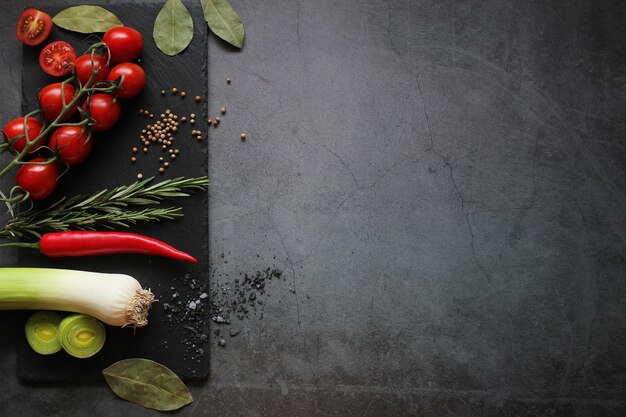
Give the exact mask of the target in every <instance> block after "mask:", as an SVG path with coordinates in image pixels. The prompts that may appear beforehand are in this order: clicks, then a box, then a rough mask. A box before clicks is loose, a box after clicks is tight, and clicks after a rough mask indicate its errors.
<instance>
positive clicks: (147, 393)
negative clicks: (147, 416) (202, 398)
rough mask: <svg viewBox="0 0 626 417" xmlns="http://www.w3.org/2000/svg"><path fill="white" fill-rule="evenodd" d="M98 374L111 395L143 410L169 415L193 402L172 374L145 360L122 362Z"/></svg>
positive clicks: (183, 386) (136, 359) (179, 381)
mask: <svg viewBox="0 0 626 417" xmlns="http://www.w3.org/2000/svg"><path fill="white" fill-rule="evenodd" d="M102 374H103V375H104V379H105V380H106V382H107V384H109V387H111V390H113V392H114V393H115V394H117V395H118V396H119V397H121V398H123V399H125V400H127V401H130V402H132V403H135V404H138V405H141V406H142V407H145V408H152V409H154V410H159V411H171V410H177V409H179V408H181V407H184V406H186V405H187V404H190V403H191V402H192V401H193V398H192V397H191V393H190V392H189V390H188V389H187V386H186V385H185V384H184V383H183V381H181V380H180V378H179V377H178V376H177V375H176V374H175V373H174V372H172V371H171V370H169V369H168V368H167V367H165V366H163V365H161V364H159V363H157V362H154V361H151V360H149V359H141V358H132V359H124V360H121V361H119V362H115V363H114V364H113V365H111V366H109V367H108V368H106V369H105V370H104V371H102Z"/></svg>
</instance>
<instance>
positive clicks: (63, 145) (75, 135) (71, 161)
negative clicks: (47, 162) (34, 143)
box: [49, 126, 93, 165]
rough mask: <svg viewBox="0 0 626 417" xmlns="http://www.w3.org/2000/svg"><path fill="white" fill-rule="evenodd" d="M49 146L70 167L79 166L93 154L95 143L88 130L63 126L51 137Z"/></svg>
mask: <svg viewBox="0 0 626 417" xmlns="http://www.w3.org/2000/svg"><path fill="white" fill-rule="evenodd" d="M49 146H50V149H52V150H53V151H54V152H57V153H58V154H59V156H60V157H61V159H62V160H63V161H65V162H66V163H67V164H68V165H78V164H80V163H81V162H83V161H84V160H85V158H87V155H89V152H91V148H93V141H92V139H91V134H90V133H89V129H87V128H82V127H81V126H61V127H59V128H58V129H57V130H55V131H54V133H53V134H52V136H50V145H49Z"/></svg>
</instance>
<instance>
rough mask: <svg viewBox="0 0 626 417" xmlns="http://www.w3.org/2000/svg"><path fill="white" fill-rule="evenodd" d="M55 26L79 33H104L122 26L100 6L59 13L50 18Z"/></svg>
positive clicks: (78, 7)
mask: <svg viewBox="0 0 626 417" xmlns="http://www.w3.org/2000/svg"><path fill="white" fill-rule="evenodd" d="M52 21H53V22H54V24H55V25H57V26H59V27H61V28H63V29H67V30H71V31H74V32H80V33H97V32H106V31H107V30H109V29H111V28H114V27H117V26H124V24H123V23H122V22H120V20H119V19H118V18H117V17H116V16H115V15H114V14H113V13H111V12H110V11H108V10H106V9H104V8H102V7H100V6H74V7H68V8H67V9H65V10H62V11H60V12H59V13H58V14H57V15H56V16H54V17H53V18H52Z"/></svg>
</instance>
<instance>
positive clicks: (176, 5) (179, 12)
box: [152, 0, 193, 56]
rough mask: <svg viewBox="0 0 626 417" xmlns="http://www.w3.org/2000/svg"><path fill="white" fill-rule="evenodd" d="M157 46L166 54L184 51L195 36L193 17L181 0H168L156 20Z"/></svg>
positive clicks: (155, 37) (154, 30) (154, 35)
mask: <svg viewBox="0 0 626 417" xmlns="http://www.w3.org/2000/svg"><path fill="white" fill-rule="evenodd" d="M152 36H153V37H154V42H155V43H156V46H157V47H158V48H159V49H160V50H161V52H163V53H164V54H165V55H169V56H173V55H176V54H178V53H180V52H182V51H183V50H184V49H185V48H186V47H187V46H188V45H189V43H190V42H191V39H192V38H193V19H192V18H191V15H190V14H189V11H188V10H187V8H186V7H185V5H184V4H183V3H182V2H181V1H180V0H167V2H166V3H165V4H164V5H163V8H162V9H161V11H160V12H159V15H158V16H157V18H156V20H155V21H154V29H153V31H152Z"/></svg>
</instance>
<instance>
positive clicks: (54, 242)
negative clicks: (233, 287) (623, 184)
mask: <svg viewBox="0 0 626 417" xmlns="http://www.w3.org/2000/svg"><path fill="white" fill-rule="evenodd" d="M39 251H40V252H41V253H42V254H44V255H46V256H50V257H63V256H90V255H111V254H116V253H141V254H144V255H157V256H164V257H166V258H173V259H178V260H181V261H188V262H197V261H196V259H195V258H194V257H193V256H191V255H189V254H187V253H185V252H183V251H180V250H178V249H176V248H174V247H172V246H170V245H168V244H167V243H164V242H161V241H160V240H157V239H153V238H151V237H148V236H142V235H138V234H135V233H124V232H83V231H76V232H53V233H46V234H44V235H43V236H42V237H41V240H40V241H39Z"/></svg>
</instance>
